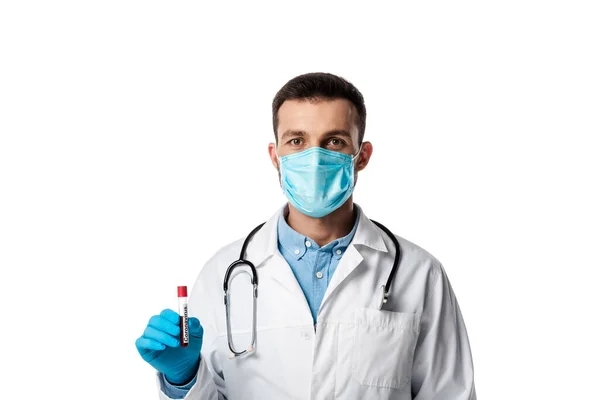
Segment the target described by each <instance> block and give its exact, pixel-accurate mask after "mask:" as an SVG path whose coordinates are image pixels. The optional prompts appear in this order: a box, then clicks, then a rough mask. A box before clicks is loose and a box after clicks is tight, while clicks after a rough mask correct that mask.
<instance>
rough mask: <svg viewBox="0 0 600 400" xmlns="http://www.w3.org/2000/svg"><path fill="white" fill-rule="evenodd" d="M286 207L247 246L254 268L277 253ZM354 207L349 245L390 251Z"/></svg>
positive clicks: (377, 229)
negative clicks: (352, 231) (281, 221)
mask: <svg viewBox="0 0 600 400" xmlns="http://www.w3.org/2000/svg"><path fill="white" fill-rule="evenodd" d="M286 207H287V203H286V205H284V206H282V207H281V208H280V209H279V210H278V211H277V212H276V213H274V214H273V215H272V216H271V218H269V220H268V221H267V222H266V223H265V225H264V226H263V227H262V228H261V229H260V230H259V231H258V232H256V234H255V237H254V238H253V239H252V240H251V241H250V243H249V244H248V248H247V256H246V257H247V259H248V260H251V261H252V262H253V263H254V265H255V266H256V267H258V266H259V265H260V264H262V263H263V262H264V261H266V260H267V259H269V258H270V257H271V256H273V255H275V254H277V253H278V252H279V250H278V245H277V244H278V225H279V224H278V222H279V219H280V218H281V215H282V214H283V212H284V210H286ZM354 207H356V208H358V214H357V218H356V221H357V222H356V223H355V224H354V229H355V232H354V234H353V236H352V237H351V239H350V241H349V244H350V245H353V246H355V247H356V246H366V247H369V248H371V249H373V250H377V251H381V252H388V251H390V250H389V249H388V247H387V246H386V242H385V241H384V240H383V236H385V233H384V232H383V231H381V230H380V229H379V228H378V227H377V225H375V224H374V223H373V222H371V220H370V219H369V218H368V217H367V216H366V215H365V213H364V212H363V211H362V208H361V207H359V206H358V204H356V203H354ZM290 229H291V228H290Z"/></svg>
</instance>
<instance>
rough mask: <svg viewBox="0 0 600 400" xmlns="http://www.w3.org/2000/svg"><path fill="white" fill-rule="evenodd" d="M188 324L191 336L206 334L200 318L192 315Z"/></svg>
mask: <svg viewBox="0 0 600 400" xmlns="http://www.w3.org/2000/svg"><path fill="white" fill-rule="evenodd" d="M188 325H189V328H190V336H194V337H198V338H202V336H203V334H204V328H202V325H200V321H198V318H196V317H191V318H190V319H189V320H188Z"/></svg>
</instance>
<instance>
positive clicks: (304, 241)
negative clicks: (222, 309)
mask: <svg viewBox="0 0 600 400" xmlns="http://www.w3.org/2000/svg"><path fill="white" fill-rule="evenodd" d="M356 210H357V214H356V220H355V222H354V227H353V228H352V231H350V233H349V234H347V235H346V236H344V237H343V238H340V239H336V240H334V241H333V242H330V243H328V244H326V245H325V246H323V247H319V245H318V244H317V243H316V242H315V241H314V240H312V239H311V238H309V237H307V236H304V235H301V234H300V233H298V232H296V231H295V230H293V229H292V228H291V227H290V226H289V225H288V223H287V222H286V220H285V216H284V213H283V210H282V212H281V215H280V216H279V220H278V221H277V245H278V247H279V252H280V253H281V255H282V256H283V258H285V260H286V261H287V263H288V264H289V266H290V268H291V269H292V272H293V273H294V276H295V277H296V279H297V280H298V283H299V284H300V287H301V288H302V292H304V296H305V297H306V301H307V303H308V307H309V308H310V312H311V314H312V317H313V321H314V323H315V324H316V323H317V314H318V313H319V308H320V307H321V302H322V301H323V297H324V296H325V291H326V290H327V286H328V285H329V282H330V281H331V277H332V276H333V273H334V272H335V270H336V268H337V266H338V264H339V262H340V259H341V258H342V256H343V255H344V252H345V251H346V249H347V248H348V246H349V245H350V242H351V241H352V238H353V237H354V233H355V232H356V227H357V226H358V220H359V214H358V213H360V209H358V208H356ZM161 379H162V384H163V390H164V392H165V394H166V395H167V396H169V397H170V398H173V399H183V398H184V397H185V395H186V394H187V392H188V391H189V390H190V389H191V388H192V386H193V385H194V383H195V382H196V378H195V377H194V379H193V380H192V381H191V382H190V383H188V384H187V385H183V386H175V385H172V384H170V383H169V382H167V380H166V379H164V376H162V374H161Z"/></svg>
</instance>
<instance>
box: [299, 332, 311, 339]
mask: <svg viewBox="0 0 600 400" xmlns="http://www.w3.org/2000/svg"><path fill="white" fill-rule="evenodd" d="M300 336H302V339H304V340H308V339H310V337H309V336H308V333H306V332H303V333H302V334H300Z"/></svg>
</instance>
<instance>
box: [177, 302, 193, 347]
mask: <svg viewBox="0 0 600 400" xmlns="http://www.w3.org/2000/svg"><path fill="white" fill-rule="evenodd" d="M187 306H188V305H187V297H180V298H179V316H180V317H183V321H181V322H182V327H181V329H183V336H182V340H181V341H182V342H183V343H189V342H190V332H189V324H188V307H187Z"/></svg>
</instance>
